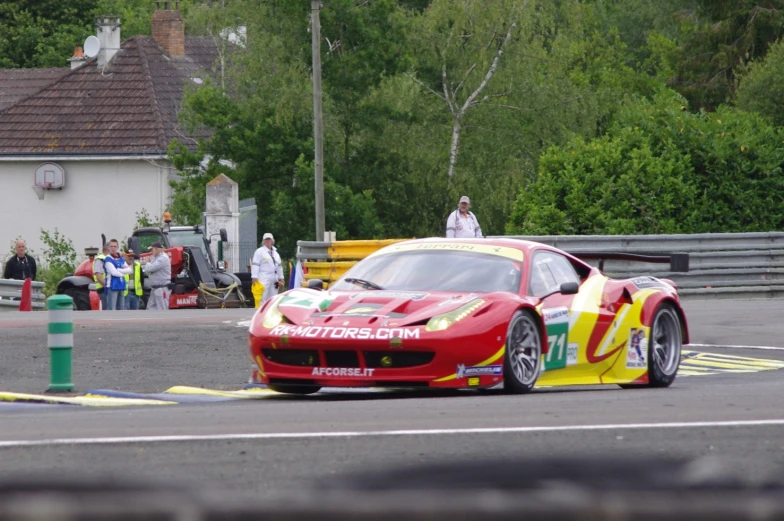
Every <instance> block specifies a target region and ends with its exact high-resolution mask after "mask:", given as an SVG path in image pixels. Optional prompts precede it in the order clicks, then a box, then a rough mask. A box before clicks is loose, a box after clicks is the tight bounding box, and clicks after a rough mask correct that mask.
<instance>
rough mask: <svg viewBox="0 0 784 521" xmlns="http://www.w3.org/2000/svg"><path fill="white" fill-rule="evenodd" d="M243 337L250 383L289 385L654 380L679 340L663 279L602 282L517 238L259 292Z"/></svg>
mask: <svg viewBox="0 0 784 521" xmlns="http://www.w3.org/2000/svg"><path fill="white" fill-rule="evenodd" d="M583 258H584V257H583ZM600 266H601V265H600ZM311 282H312V281H311ZM249 335H250V338H249V349H250V357H251V360H252V361H253V364H254V374H253V380H254V381H255V382H257V383H263V384H267V385H268V386H269V388H271V389H272V390H275V391H279V392H285V393H292V394H309V393H314V392H317V391H318V390H319V389H320V388H321V387H325V386H326V387H395V388H421V387H427V388H477V389H481V388H484V389H487V388H498V389H503V390H504V391H505V392H508V393H526V392H528V391H530V390H531V389H533V388H534V386H535V385H537V384H538V385H541V386H561V385H591V384H597V385H598V384H619V385H621V386H623V387H626V386H650V387H667V386H669V385H670V384H671V383H672V382H673V380H674V379H675V377H676V374H677V372H678V366H679V364H680V356H681V346H682V345H683V344H688V342H689V334H688V328H687V323H686V316H685V314H684V311H683V309H682V307H681V305H680V302H679V299H678V293H677V288H676V286H675V284H674V283H673V282H671V281H669V280H666V279H657V278H654V277H649V276H640V277H636V278H631V279H625V280H615V279H611V278H608V277H607V276H605V275H604V274H603V273H602V271H601V270H600V269H599V268H597V267H594V266H591V265H590V264H588V263H586V261H585V260H581V259H579V258H577V257H576V256H573V255H570V254H568V253H566V252H564V251H561V250H559V249H557V248H554V247H551V246H547V245H544V244H540V243H536V242H529V241H522V240H516V239H442V238H431V239H416V240H411V241H404V242H400V243H396V244H393V245H390V246H387V247H384V248H382V249H380V250H378V251H376V252H375V253H373V254H371V255H370V256H368V257H366V258H365V259H363V260H361V261H359V262H358V263H357V264H355V265H354V266H352V267H351V269H349V270H348V271H347V272H346V273H345V274H344V275H343V276H342V277H341V278H340V279H338V280H337V281H335V283H334V284H332V285H331V286H330V287H329V289H328V290H320V289H310V288H295V289H291V290H289V291H286V292H285V293H281V294H279V295H276V296H275V297H273V298H271V299H269V300H268V301H267V302H265V303H264V305H262V306H261V307H260V308H259V309H258V310H257V311H256V313H255V314H254V316H253V319H252V321H251V325H250V328H249Z"/></svg>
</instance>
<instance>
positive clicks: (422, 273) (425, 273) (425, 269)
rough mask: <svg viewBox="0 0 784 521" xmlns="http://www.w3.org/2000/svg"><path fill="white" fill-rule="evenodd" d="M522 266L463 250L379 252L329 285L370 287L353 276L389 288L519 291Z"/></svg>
mask: <svg viewBox="0 0 784 521" xmlns="http://www.w3.org/2000/svg"><path fill="white" fill-rule="evenodd" d="M521 270H522V262H519V261H514V260H512V259H509V258H506V257H502V256H498V255H490V254H486V253H473V252H460V251H408V252H399V253H390V254H384V255H377V256H374V257H371V258H367V259H365V260H363V261H360V262H359V263H357V264H356V265H354V266H353V267H352V268H351V269H350V270H349V271H347V272H346V274H345V275H344V276H343V277H341V279H340V280H339V281H337V282H336V283H335V284H333V285H331V286H330V289H335V290H361V289H363V288H365V289H367V287H368V285H357V284H355V283H351V282H347V281H346V280H345V279H350V278H353V279H359V280H361V281H367V282H371V283H373V284H375V285H377V286H380V287H382V288H384V289H389V290H405V291H460V292H473V293H489V292H493V291H512V292H517V291H518V290H519V288H520V273H521ZM370 291H372V289H371V290H370Z"/></svg>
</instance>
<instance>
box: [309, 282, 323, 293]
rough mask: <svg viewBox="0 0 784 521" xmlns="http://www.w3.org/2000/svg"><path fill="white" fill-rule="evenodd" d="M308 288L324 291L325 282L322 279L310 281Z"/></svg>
mask: <svg viewBox="0 0 784 521" xmlns="http://www.w3.org/2000/svg"><path fill="white" fill-rule="evenodd" d="M308 288H310V289H317V290H320V291H324V281H323V280H321V279H310V280H309V281H308Z"/></svg>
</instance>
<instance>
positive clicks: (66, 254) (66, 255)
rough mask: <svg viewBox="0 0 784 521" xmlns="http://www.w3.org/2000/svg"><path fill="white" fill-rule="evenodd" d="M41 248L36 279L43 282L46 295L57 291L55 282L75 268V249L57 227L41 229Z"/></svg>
mask: <svg viewBox="0 0 784 521" xmlns="http://www.w3.org/2000/svg"><path fill="white" fill-rule="evenodd" d="M40 238H41V242H42V243H43V245H44V246H43V249H42V250H41V253H42V257H43V262H42V263H41V266H40V267H39V270H38V275H37V277H36V278H37V279H38V280H41V281H43V283H44V290H43V292H44V294H45V295H46V296H47V297H48V296H51V295H54V294H55V293H57V284H58V283H59V282H60V281H61V280H63V279H64V278H65V277H66V275H68V274H69V273H73V272H74V269H75V268H76V250H75V249H74V246H73V242H72V241H71V240H70V239H68V238H67V237H65V236H63V235H62V234H61V233H60V232H59V230H58V229H57V228H55V229H54V231H51V232H50V231H48V230H44V229H43V228H42V229H41V237H40Z"/></svg>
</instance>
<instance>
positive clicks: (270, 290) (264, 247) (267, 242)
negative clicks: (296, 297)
mask: <svg viewBox="0 0 784 521" xmlns="http://www.w3.org/2000/svg"><path fill="white" fill-rule="evenodd" d="M250 278H251V280H252V281H253V287H258V284H261V285H263V286H264V293H262V295H261V301H259V299H258V298H257V297H256V292H255V291H254V298H255V300H256V307H259V306H260V305H261V304H263V303H264V302H266V301H267V299H269V298H270V297H271V296H273V295H275V294H276V293H277V292H278V288H280V287H282V286H283V285H284V281H283V265H282V264H281V261H280V255H279V254H278V250H277V248H275V237H273V236H272V234H271V233H269V232H267V233H265V234H264V237H262V239H261V247H260V248H259V249H257V250H256V252H255V253H254V254H253V264H252V265H251V268H250Z"/></svg>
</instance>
